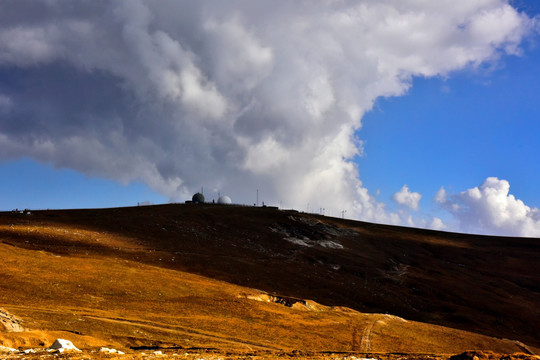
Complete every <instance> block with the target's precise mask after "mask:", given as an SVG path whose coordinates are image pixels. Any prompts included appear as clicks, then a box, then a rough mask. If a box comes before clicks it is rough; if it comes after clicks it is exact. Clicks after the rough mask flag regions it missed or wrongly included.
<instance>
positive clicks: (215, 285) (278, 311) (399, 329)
mask: <svg viewBox="0 0 540 360" xmlns="http://www.w3.org/2000/svg"><path fill="white" fill-rule="evenodd" d="M536 241H537V240H534V239H503V238H492V237H475V236H466V235H459V234H444V233H436V232H430V231H421V230H413V229H406V228H397V227H388V226H380V225H372V224H366V223H360V222H352V221H343V220H339V219H332V218H324V217H316V216H313V215H306V214H299V213H296V212H287V211H279V210H275V209H268V208H249V207H236V206H217V205H215V206H213V205H201V206H197V205H164V206H152V207H137V208H123V209H104V210H72V211H42V212H34V213H32V214H30V215H22V214H16V215H15V214H8V213H4V214H0V259H2V260H1V261H0V308H1V309H0V323H1V321H3V324H4V325H3V326H2V325H0V345H5V346H11V347H19V346H22V347H25V346H26V347H30V346H39V345H41V346H43V345H46V344H50V343H51V342H52V341H53V340H54V339H55V338H57V337H63V338H68V339H70V340H72V341H73V342H74V343H76V344H77V345H78V346H79V347H82V348H84V347H98V346H107V345H109V346H114V347H117V348H122V349H126V348H129V347H137V346H162V347H181V348H206V349H208V348H217V349H222V350H231V351H248V350H249V351H257V350H266V351H291V350H305V351H357V352H364V353H369V352H372V353H373V352H406V353H432V354H433V353H447V354H451V353H454V354H455V353H460V352H462V351H464V350H467V349H483V350H492V351H495V352H499V353H514V352H529V353H532V352H538V349H537V348H535V346H538V345H539V338H538V333H539V332H538V330H539V329H540V315H539V312H540V310H539V309H540V294H539V284H540V268H539V265H538V261H537V259H538V258H539V256H540V251H539V247H538V245H537V242H536ZM315 301H316V302H315ZM365 312H370V313H365ZM377 313H379V314H377ZM381 313H382V314H381ZM384 313H387V314H392V315H386V314H384ZM2 314H4V315H3V317H2ZM393 315H399V316H402V317H403V318H405V319H407V320H405V319H403V318H400V317H397V316H393ZM2 319H3V320H2ZM413 320H416V321H413ZM419 321H422V322H419ZM428 323H429V324H428ZM440 325H445V326H444V327H443V326H440ZM3 328H5V329H3ZM503 337H504V338H508V339H512V340H508V339H502V338H503ZM516 340H518V341H516ZM524 343H525V344H527V345H525V344H524Z"/></svg>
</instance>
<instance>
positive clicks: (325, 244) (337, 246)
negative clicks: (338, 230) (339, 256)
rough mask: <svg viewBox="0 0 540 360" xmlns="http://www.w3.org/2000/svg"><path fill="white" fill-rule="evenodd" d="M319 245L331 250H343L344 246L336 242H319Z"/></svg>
mask: <svg viewBox="0 0 540 360" xmlns="http://www.w3.org/2000/svg"><path fill="white" fill-rule="evenodd" d="M317 244H319V245H320V246H322V247H325V248H330V249H343V245H341V244H338V243H337V242H335V241H329V240H328V241H318V242H317Z"/></svg>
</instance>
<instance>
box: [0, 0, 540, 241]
mask: <svg viewBox="0 0 540 360" xmlns="http://www.w3.org/2000/svg"><path fill="white" fill-rule="evenodd" d="M507 4H508V2H507V1H504V0H486V1H484V2H478V4H476V2H470V1H466V0H463V1H461V0H459V1H458V2H457V3H454V2H448V3H446V2H442V3H441V4H439V5H438V8H437V9H434V8H432V7H431V6H430V5H429V4H425V5H421V4H420V5H419V3H418V2H411V3H410V4H409V3H408V2H407V1H404V2H402V3H400V4H399V5H396V4H394V3H393V2H390V1H388V2H387V1H381V2H378V1H371V0H365V1H362V2H347V1H345V2H343V3H340V4H337V3H336V4H321V3H319V4H317V5H314V4H313V3H310V2H309V1H306V2H300V3H297V4H294V5H292V4H289V3H288V2H278V3H277V5H276V6H275V7H272V8H268V7H267V6H266V5H264V2H259V3H257V2H255V3H252V2H247V1H242V0H237V1H234V2H233V4H232V5H231V6H230V7H226V8H223V7H222V6H221V5H219V3H217V2H212V1H205V2H201V3H199V4H197V5H193V4H189V2H186V3H184V2H182V1H170V2H169V1H165V2H164V3H163V4H162V6H161V7H157V6H155V5H153V4H152V3H151V2H149V1H144V0H142V1H133V2H131V3H124V4H116V5H111V4H108V3H107V2H103V3H101V2H99V1H97V2H95V3H93V5H88V4H86V5H85V4H83V3H78V2H75V6H73V7H67V6H62V5H60V6H57V7H54V8H52V7H50V5H49V4H47V3H46V2H40V1H36V2H33V3H20V2H17V1H6V2H5V3H4V12H3V15H0V185H1V186H2V189H4V190H3V191H2V192H0V209H2V210H11V209H14V208H31V209H46V208H52V209H54V208H95V207H115V206H132V205H137V204H138V203H141V202H145V203H147V202H150V203H155V204H159V203H167V202H170V201H174V202H177V201H183V200H186V199H188V198H190V197H191V195H192V194H193V193H194V192H196V191H198V190H199V189H200V188H201V186H204V189H205V195H206V196H207V198H210V199H211V198H214V197H215V198H217V193H218V192H220V193H222V194H228V195H230V196H231V197H232V198H233V201H235V202H239V203H246V204H251V203H254V202H255V194H256V189H259V194H260V196H259V198H260V201H266V203H270V204H282V205H283V206H284V207H293V208H297V209H300V210H305V209H306V206H309V207H310V209H320V208H323V207H324V208H325V209H327V210H326V214H327V215H334V216H340V214H341V211H342V210H347V216H349V217H351V218H355V219H361V220H367V221H374V222H382V223H392V224H400V225H407V226H418V227H429V228H437V229H444V230H449V231H464V232H474V233H486V234H502V235H513V236H516V235H517V236H540V210H538V209H537V208H538V207H540V192H539V191H538V190H537V185H538V184H540V165H539V164H540V162H538V161H537V157H538V155H539V154H540V142H539V141H538V140H539V139H540V122H539V121H538V119H539V118H540V109H539V107H538V103H539V101H538V100H540V99H539V95H538V94H540V91H539V90H540V37H539V35H538V34H539V33H538V20H534V19H535V18H536V17H537V16H538V15H539V14H540V4H539V3H538V2H532V1H511V2H510V3H509V4H510V5H512V6H514V8H515V9H510V8H509V7H508V6H507ZM64 5H66V4H64ZM422 7H424V8H422ZM445 7H447V9H446V10H444V8H445ZM443 10H444V11H443ZM426 14H427V15H426ZM519 14H521V15H519ZM275 24H280V26H279V27H276V26H275ZM479 34H480V35H479ZM516 49H518V50H517V51H516ZM516 52H519V53H520V54H519V55H516ZM462 59H465V60H462ZM360 123H361V126H360ZM354 129H356V130H354ZM357 141H359V142H360V143H361V144H362V145H361V146H359V145H358V144H359V143H358V142H357ZM351 161H352V162H351ZM351 164H352V165H354V166H352V167H351ZM508 186H509V187H510V188H509V190H508ZM308 204H309V205H308Z"/></svg>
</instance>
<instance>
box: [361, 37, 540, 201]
mask: <svg viewBox="0 0 540 360" xmlns="http://www.w3.org/2000/svg"><path fill="white" fill-rule="evenodd" d="M498 65H499V68H497V69H495V70H489V71H485V70H480V71H476V70H467V71H460V72H457V73H455V74H451V75H450V76H449V77H448V78H432V79H425V78H417V79H415V80H414V82H413V86H412V87H411V89H410V90H409V92H408V93H407V95H405V96H401V97H391V98H386V99H379V100H378V101H377V105H376V106H375V108H374V110H373V111H371V112H369V113H367V114H366V115H365V117H364V119H363V124H364V126H363V127H362V129H361V130H360V132H359V136H361V137H362V139H364V141H365V156H364V157H361V158H358V159H357V161H358V164H359V167H360V171H361V173H362V179H363V181H364V183H365V184H366V186H367V187H368V188H369V189H380V190H381V194H380V197H381V200H383V201H388V200H389V199H390V197H391V195H392V194H393V193H394V192H395V191H396V189H399V188H400V187H401V185H402V184H403V183H406V184H408V185H409V187H410V188H411V190H416V189H418V190H419V191H420V190H421V191H420V192H421V193H422V194H424V195H425V196H424V197H423V198H422V200H421V204H422V208H424V209H430V207H431V206H432V204H431V201H432V199H433V197H434V196H435V193H436V192H437V191H438V190H439V188H440V187H441V186H445V187H446V188H447V189H449V190H454V191H463V190H465V189H468V188H469V187H471V186H473V185H474V186H477V185H479V184H480V182H482V181H483V180H484V179H485V178H486V177H488V176H496V177H499V178H502V179H506V180H508V181H509V182H510V184H511V186H512V188H511V189H512V193H513V194H514V195H515V196H516V197H518V198H520V199H522V200H524V201H526V203H528V204H530V205H533V206H540V191H538V184H540V162H538V161H537V160H536V159H537V157H538V156H539V155H540V142H539V139H540V121H539V119H540V107H539V106H538V103H539V102H538V101H539V100H540V98H539V96H540V95H539V94H540V48H538V47H534V48H532V47H528V48H527V49H526V50H525V51H524V54H523V56H522V57H515V56H509V57H504V58H503V59H501V60H500V63H498Z"/></svg>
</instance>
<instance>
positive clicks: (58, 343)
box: [49, 339, 80, 352]
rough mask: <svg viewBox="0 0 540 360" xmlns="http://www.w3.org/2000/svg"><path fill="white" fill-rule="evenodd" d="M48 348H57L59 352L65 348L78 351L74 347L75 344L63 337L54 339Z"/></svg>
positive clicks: (65, 349)
mask: <svg viewBox="0 0 540 360" xmlns="http://www.w3.org/2000/svg"><path fill="white" fill-rule="evenodd" d="M49 349H51V350H58V351H59V352H64V351H67V350H73V351H80V350H79V349H77V348H76V347H75V345H73V343H72V342H71V341H69V340H65V339H56V340H55V341H54V343H53V344H52V345H51V346H49Z"/></svg>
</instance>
